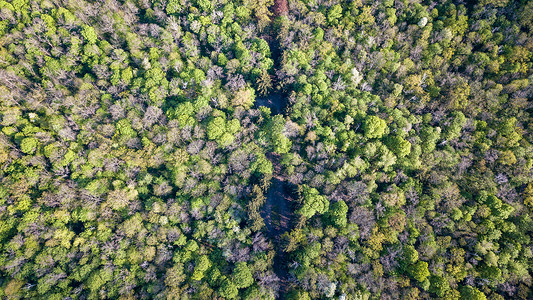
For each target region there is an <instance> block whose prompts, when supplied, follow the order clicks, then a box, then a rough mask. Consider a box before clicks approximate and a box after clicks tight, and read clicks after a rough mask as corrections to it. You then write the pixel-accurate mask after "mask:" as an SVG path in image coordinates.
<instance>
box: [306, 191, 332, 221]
mask: <svg viewBox="0 0 533 300" xmlns="http://www.w3.org/2000/svg"><path fill="white" fill-rule="evenodd" d="M302 200H303V206H302V207H301V208H300V210H299V213H300V214H301V215H303V216H304V217H306V218H308V219H309V218H311V217H312V216H314V215H315V214H317V213H318V214H323V213H325V212H326V211H328V209H329V201H328V199H326V197H325V196H322V195H320V194H319V192H318V190H317V189H315V188H312V187H308V186H307V185H304V186H302Z"/></svg>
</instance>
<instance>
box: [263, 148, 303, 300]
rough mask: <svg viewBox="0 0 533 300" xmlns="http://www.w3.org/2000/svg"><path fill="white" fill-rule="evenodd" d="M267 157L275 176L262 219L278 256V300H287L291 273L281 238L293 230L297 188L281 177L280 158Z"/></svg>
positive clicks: (266, 198) (275, 265)
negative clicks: (294, 202) (294, 201)
mask: <svg viewBox="0 0 533 300" xmlns="http://www.w3.org/2000/svg"><path fill="white" fill-rule="evenodd" d="M267 157H268V159H269V160H270V161H272V164H273V167H274V176H273V177H272V180H271V183H270V187H269V189H268V191H267V193H266V195H265V204H264V205H263V207H262V209H261V217H262V218H263V219H264V221H265V227H266V234H267V236H268V238H269V240H270V241H272V245H273V246H274V251H275V252H276V255H275V256H274V266H273V267H274V272H275V273H276V275H277V276H278V277H279V279H280V290H279V296H278V299H285V297H286V294H287V292H288V288H289V271H288V265H289V261H288V257H287V253H286V252H285V251H284V249H283V243H282V240H281V236H282V235H283V234H284V233H285V232H288V231H290V230H291V228H292V227H293V226H292V225H293V224H292V221H293V220H294V218H293V215H294V213H293V207H292V205H293V200H294V199H296V196H295V190H296V189H295V187H294V185H293V184H291V183H289V182H287V181H285V179H284V178H283V177H282V176H280V175H279V174H280V173H281V165H280V163H279V158H280V156H279V155H278V154H274V153H268V154H267Z"/></svg>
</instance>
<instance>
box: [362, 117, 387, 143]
mask: <svg viewBox="0 0 533 300" xmlns="http://www.w3.org/2000/svg"><path fill="white" fill-rule="evenodd" d="M386 128H387V123H385V121H384V120H382V119H380V118H379V117H377V116H369V117H368V118H366V119H365V121H364V125H363V129H364V131H365V137H366V138H369V139H374V138H378V139H379V138H381V137H382V136H383V134H384V133H385V129H386Z"/></svg>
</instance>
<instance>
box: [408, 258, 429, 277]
mask: <svg viewBox="0 0 533 300" xmlns="http://www.w3.org/2000/svg"><path fill="white" fill-rule="evenodd" d="M408 272H409V274H410V275H411V276H412V277H413V278H414V279H416V280H417V281H418V282H423V281H424V280H426V278H427V277H428V276H429V270H428V263H427V262H425V261H421V260H419V261H417V262H416V263H414V264H412V265H410V266H409V268H408Z"/></svg>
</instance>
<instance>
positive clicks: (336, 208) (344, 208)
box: [328, 200, 348, 227]
mask: <svg viewBox="0 0 533 300" xmlns="http://www.w3.org/2000/svg"><path fill="white" fill-rule="evenodd" d="M347 213H348V205H346V202H344V201H342V200H340V201H337V202H335V203H333V204H332V205H331V208H330V209H329V211H328V217H329V219H330V220H331V222H332V223H333V224H335V226H337V227H344V226H346V223H347V222H348V219H347V217H346V214H347Z"/></svg>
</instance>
